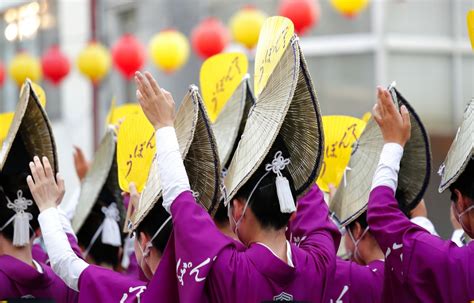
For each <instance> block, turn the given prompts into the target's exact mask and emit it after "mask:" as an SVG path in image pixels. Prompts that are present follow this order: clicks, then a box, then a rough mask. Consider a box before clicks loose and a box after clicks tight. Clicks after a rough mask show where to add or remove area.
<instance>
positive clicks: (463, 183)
mask: <svg viewBox="0 0 474 303" xmlns="http://www.w3.org/2000/svg"><path fill="white" fill-rule="evenodd" d="M455 189H457V190H459V191H460V192H461V194H462V195H463V196H465V197H467V198H469V199H471V202H474V160H472V159H471V160H469V163H468V164H467V166H466V168H465V169H464V171H463V172H462V174H461V175H460V176H459V177H458V178H457V180H456V181H455V182H454V183H453V184H451V185H450V186H449V190H450V191H451V201H453V202H454V203H457V202H458V198H457V196H456V194H455V193H454V190H455Z"/></svg>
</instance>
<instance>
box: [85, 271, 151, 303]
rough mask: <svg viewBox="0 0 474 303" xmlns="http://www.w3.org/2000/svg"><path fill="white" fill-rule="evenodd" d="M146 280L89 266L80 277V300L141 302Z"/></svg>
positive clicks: (122, 302)
mask: <svg viewBox="0 0 474 303" xmlns="http://www.w3.org/2000/svg"><path fill="white" fill-rule="evenodd" d="M145 290H146V282H143V281H140V280H135V279H131V278H129V277H126V276H125V275H123V274H120V273H118V272H115V271H112V270H110V269H106V268H102V267H99V266H95V265H90V266H89V267H87V268H86V269H85V270H84V271H83V272H82V274H81V276H80V277H79V302H84V303H89V302H102V303H108V302H114V303H117V302H120V303H125V302H139V298H140V297H141V296H143V293H144V291H145Z"/></svg>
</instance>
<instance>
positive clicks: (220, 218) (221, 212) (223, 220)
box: [213, 201, 229, 225]
mask: <svg viewBox="0 0 474 303" xmlns="http://www.w3.org/2000/svg"><path fill="white" fill-rule="evenodd" d="M213 219H214V222H216V224H219V225H224V224H227V223H229V217H228V215H227V207H226V206H225V205H224V201H221V202H219V206H218V207H217V210H216V213H215V215H214V218H213Z"/></svg>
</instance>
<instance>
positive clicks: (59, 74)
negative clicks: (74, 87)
mask: <svg viewBox="0 0 474 303" xmlns="http://www.w3.org/2000/svg"><path fill="white" fill-rule="evenodd" d="M41 66H42V68H43V74H44V77H45V78H46V79H48V80H50V81H51V82H53V84H54V85H58V84H59V83H60V82H61V81H62V80H63V79H64V77H66V76H67V74H69V71H70V69H71V65H70V64H69V59H68V58H67V57H66V56H65V55H64V54H63V53H62V52H61V50H60V49H59V46H58V45H53V46H52V47H51V48H50V49H48V50H47V51H46V53H44V55H43V57H42V58H41Z"/></svg>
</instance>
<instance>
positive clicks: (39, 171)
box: [33, 156, 46, 180]
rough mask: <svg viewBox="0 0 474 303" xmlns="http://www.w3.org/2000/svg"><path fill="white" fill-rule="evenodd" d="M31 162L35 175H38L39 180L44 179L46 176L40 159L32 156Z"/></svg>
mask: <svg viewBox="0 0 474 303" xmlns="http://www.w3.org/2000/svg"><path fill="white" fill-rule="evenodd" d="M33 161H34V163H35V166H36V174H37V175H38V177H39V178H40V179H44V178H45V177H46V175H45V172H44V168H43V164H42V163H41V160H40V158H39V157H38V156H34V158H33ZM35 180H36V179H35Z"/></svg>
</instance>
